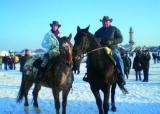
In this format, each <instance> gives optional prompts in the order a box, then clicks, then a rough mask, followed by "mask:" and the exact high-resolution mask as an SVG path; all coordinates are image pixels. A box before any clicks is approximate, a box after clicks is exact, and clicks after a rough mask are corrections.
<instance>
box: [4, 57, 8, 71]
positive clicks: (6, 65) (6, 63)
mask: <svg viewBox="0 0 160 114" xmlns="http://www.w3.org/2000/svg"><path fill="white" fill-rule="evenodd" d="M3 63H4V70H8V68H7V67H8V57H7V56H6V55H5V56H4V57H3Z"/></svg>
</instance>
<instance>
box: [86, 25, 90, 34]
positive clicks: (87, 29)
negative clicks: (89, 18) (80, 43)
mask: <svg viewBox="0 0 160 114" xmlns="http://www.w3.org/2000/svg"><path fill="white" fill-rule="evenodd" d="M89 27H90V24H89V25H88V27H87V28H85V30H86V31H87V32H88V31H89Z"/></svg>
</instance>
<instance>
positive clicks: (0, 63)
mask: <svg viewBox="0 0 160 114" xmlns="http://www.w3.org/2000/svg"><path fill="white" fill-rule="evenodd" d="M2 63H3V60H2V57H1V56H0V70H2Z"/></svg>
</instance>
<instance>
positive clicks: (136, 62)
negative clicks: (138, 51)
mask: <svg viewBox="0 0 160 114" xmlns="http://www.w3.org/2000/svg"><path fill="white" fill-rule="evenodd" d="M133 69H134V70H135V71H141V70H142V58H141V56H140V55H136V56H135V58H134V60H133Z"/></svg>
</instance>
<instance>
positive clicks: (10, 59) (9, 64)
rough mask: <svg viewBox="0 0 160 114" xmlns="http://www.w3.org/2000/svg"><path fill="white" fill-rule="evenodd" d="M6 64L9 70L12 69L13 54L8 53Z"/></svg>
mask: <svg viewBox="0 0 160 114" xmlns="http://www.w3.org/2000/svg"><path fill="white" fill-rule="evenodd" d="M8 66H9V69H10V70H13V67H14V56H13V55H10V56H9V57H8Z"/></svg>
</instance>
